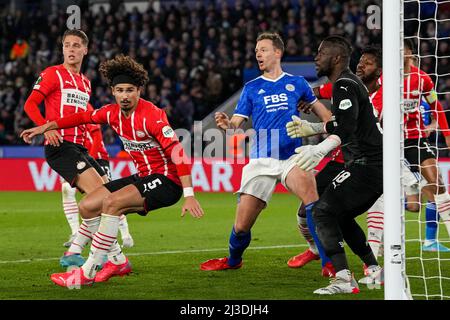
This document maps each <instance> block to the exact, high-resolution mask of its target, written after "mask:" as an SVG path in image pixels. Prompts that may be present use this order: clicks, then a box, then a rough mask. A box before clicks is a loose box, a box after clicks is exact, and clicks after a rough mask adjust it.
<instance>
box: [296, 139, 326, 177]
mask: <svg viewBox="0 0 450 320" xmlns="http://www.w3.org/2000/svg"><path fill="white" fill-rule="evenodd" d="M295 152H296V153H297V157H296V160H295V164H296V165H297V166H298V167H300V169H303V170H305V171H310V170H313V169H314V168H315V167H316V166H317V165H318V164H319V162H320V161H321V160H322V159H323V157H325V155H326V153H325V152H323V150H321V148H320V147H319V146H318V145H315V146H313V145H306V146H302V147H299V148H297V149H295Z"/></svg>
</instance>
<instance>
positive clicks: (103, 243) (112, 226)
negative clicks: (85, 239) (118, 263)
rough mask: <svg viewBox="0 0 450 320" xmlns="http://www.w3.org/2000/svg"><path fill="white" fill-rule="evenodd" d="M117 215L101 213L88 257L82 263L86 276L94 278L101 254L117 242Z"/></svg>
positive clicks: (105, 252)
mask: <svg viewBox="0 0 450 320" xmlns="http://www.w3.org/2000/svg"><path fill="white" fill-rule="evenodd" d="M119 219H120V218H119V217H118V216H113V215H109V214H105V213H102V217H101V220H100V226H99V227H98V231H97V232H96V233H94V236H93V237H92V243H91V251H90V252H89V258H88V259H87V260H86V262H85V263H84V264H83V266H82V268H83V273H84V275H85V276H86V277H87V278H90V279H92V278H94V277H95V274H96V273H97V269H98V266H99V265H100V264H101V263H102V260H103V256H104V255H105V254H107V253H108V251H109V250H110V249H111V247H112V246H113V245H114V243H115V242H117V233H118V232H119Z"/></svg>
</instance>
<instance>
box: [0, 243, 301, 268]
mask: <svg viewBox="0 0 450 320" xmlns="http://www.w3.org/2000/svg"><path fill="white" fill-rule="evenodd" d="M306 246H307V245H306V244H286V245H280V246H265V247H248V248H247V249H246V250H267V249H284V248H298V247H306ZM226 250H227V249H226V248H221V249H196V250H172V251H156V252H141V253H128V254H126V255H127V256H154V255H161V254H180V253H199V252H216V251H226ZM52 260H59V258H37V259H23V260H12V261H0V264H14V263H26V262H36V261H37V262H39V261H52Z"/></svg>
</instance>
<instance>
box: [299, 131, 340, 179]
mask: <svg viewBox="0 0 450 320" xmlns="http://www.w3.org/2000/svg"><path fill="white" fill-rule="evenodd" d="M340 144H341V139H340V138H339V137H338V136H337V135H331V136H329V137H328V138H326V139H325V140H324V141H322V142H321V143H319V144H317V145H306V146H302V147H299V148H297V149H295V152H296V153H298V155H297V158H296V160H295V164H296V165H297V166H299V167H300V169H303V170H305V171H310V170H312V169H314V168H315V167H316V166H317V165H318V164H319V162H320V161H321V160H322V159H323V158H324V157H325V156H326V155H327V153H328V152H330V151H331V150H333V149H334V148H336V147H337V146H339V145H340Z"/></svg>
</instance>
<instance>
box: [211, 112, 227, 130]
mask: <svg viewBox="0 0 450 320" xmlns="http://www.w3.org/2000/svg"><path fill="white" fill-rule="evenodd" d="M214 119H215V120H216V125H217V126H218V127H219V128H220V129H222V130H227V129H229V128H230V118H229V117H228V115H227V114H226V113H224V112H216V113H215V114H214Z"/></svg>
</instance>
